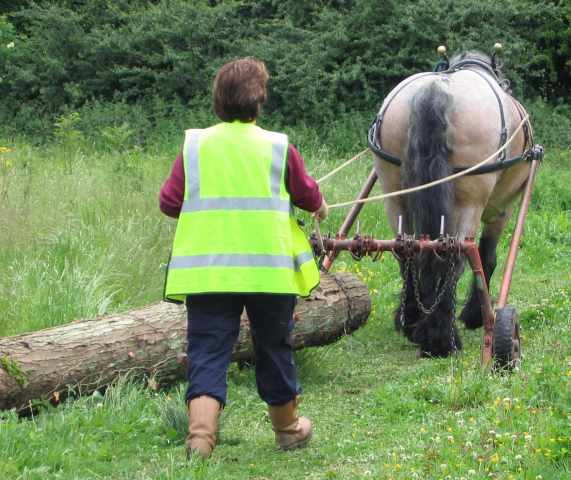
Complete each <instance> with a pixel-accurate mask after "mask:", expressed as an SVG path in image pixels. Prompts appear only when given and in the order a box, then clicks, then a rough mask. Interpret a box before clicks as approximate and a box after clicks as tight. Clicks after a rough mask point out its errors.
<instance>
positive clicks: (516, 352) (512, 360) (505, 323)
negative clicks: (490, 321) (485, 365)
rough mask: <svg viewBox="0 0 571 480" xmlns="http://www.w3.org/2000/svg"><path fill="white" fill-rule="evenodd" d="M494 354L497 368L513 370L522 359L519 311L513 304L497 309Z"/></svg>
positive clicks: (493, 343)
mask: <svg viewBox="0 0 571 480" xmlns="http://www.w3.org/2000/svg"><path fill="white" fill-rule="evenodd" d="M492 355H493V358H494V368H495V369H496V370H513V369H514V368H516V367H518V366H519V363H520V359H521V340H520V336H519V323H518V319H517V312H516V309H515V308H514V307H512V306H511V305H506V306H505V307H504V308H501V309H499V310H496V321H495V323H494V337H493V341H492Z"/></svg>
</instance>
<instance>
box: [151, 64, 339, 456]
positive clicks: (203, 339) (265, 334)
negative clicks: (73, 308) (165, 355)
mask: <svg viewBox="0 0 571 480" xmlns="http://www.w3.org/2000/svg"><path fill="white" fill-rule="evenodd" d="M268 79H269V75H268V72H267V70H266V67H265V65H264V64H263V63H262V62H260V61H258V60H255V59H253V58H243V59H239V60H235V61H233V62H230V63H228V64H226V65H224V66H223V67H222V68H221V69H220V70H219V71H218V73H217V75H216V78H215V80H214V89H213V107H214V112H215V113H216V115H217V116H218V117H219V118H220V119H221V120H222V123H219V124H217V125H214V126H212V127H210V128H207V129H204V130H197V129H193V130H187V131H186V135H185V142H184V147H183V151H182V153H181V154H180V155H179V156H178V157H177V159H176V160H175V163H174V166H173V169H172V172H171V175H170V177H169V178H168V179H167V181H166V182H165V184H164V185H163V187H162V189H161V194H160V208H161V210H162V212H163V213H165V214H166V215H169V216H171V217H176V218H178V219H179V220H178V224H177V229H176V234H175V239H174V244H173V250H172V256H171V260H170V262H169V269H168V273H167V281H166V285H165V299H167V300H171V301H179V302H182V301H185V302H186V305H187V311H188V358H189V364H190V366H189V369H188V381H189V386H188V390H187V402H188V410H189V434H188V437H187V440H186V445H187V452H188V454H189V455H190V454H193V453H196V454H198V455H200V456H202V457H208V456H209V455H210V454H211V452H212V449H213V448H214V445H215V443H216V430H217V424H218V416H219V412H220V410H221V409H222V408H223V407H224V405H225V403H226V390H227V384H226V376H227V371H228V366H229V363H230V356H231V353H232V348H233V345H234V343H235V341H236V339H237V337H238V332H239V327H240V315H241V313H242V311H243V310H244V308H245V309H246V312H247V314H248V318H249V320H250V324H251V331H252V338H253V343H254V352H255V356H256V383H257V387H258V393H259V395H260V397H261V398H262V400H264V401H265V402H266V403H267V404H268V406H269V414H270V419H271V421H272V426H273V429H274V432H275V437H276V443H277V445H278V447H279V448H281V449H284V450H288V449H292V448H297V447H301V446H304V445H305V444H307V442H308V441H309V439H310V438H311V433H312V426H311V422H310V421H309V420H308V419H307V418H304V417H298V416H297V404H298V402H299V394H300V392H301V388H300V385H299V382H298V379H297V372H296V368H295V364H294V362H293V354H292V348H291V344H290V342H289V338H290V334H291V331H292V328H293V310H294V306H295V302H296V297H297V295H302V296H307V295H309V293H310V292H311V290H312V289H313V288H315V287H316V286H317V285H318V283H319V272H318V270H317V267H316V264H315V261H314V259H313V255H312V253H311V248H310V246H309V244H308V242H307V239H306V238H305V235H304V233H303V232H302V231H301V229H300V228H299V227H298V225H297V223H296V221H295V218H294V217H293V215H292V213H291V204H292V203H293V204H294V205H295V206H297V207H299V208H302V209H304V210H307V211H310V212H315V215H316V216H317V217H318V218H320V219H323V218H325V217H326V216H327V213H328V207H327V204H326V202H325V200H324V199H323V196H322V195H321V193H320V191H319V187H318V186H317V183H316V182H315V180H313V179H312V178H311V177H309V176H308V174H307V173H306V171H305V166H304V162H303V159H302V158H301V156H300V155H299V153H298V152H297V150H296V149H295V148H294V147H293V145H291V144H289V142H288V138H287V136H286V135H284V134H281V133H277V132H269V131H266V130H263V129H261V128H260V127H258V126H256V119H257V117H258V115H259V114H260V111H261V107H262V105H263V104H264V102H265V101H266V98H267V91H266V84H267V81H268Z"/></svg>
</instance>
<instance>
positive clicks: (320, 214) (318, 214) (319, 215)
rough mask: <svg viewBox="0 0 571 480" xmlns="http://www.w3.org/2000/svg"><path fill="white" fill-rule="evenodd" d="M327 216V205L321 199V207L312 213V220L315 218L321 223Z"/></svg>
mask: <svg viewBox="0 0 571 480" xmlns="http://www.w3.org/2000/svg"><path fill="white" fill-rule="evenodd" d="M327 215H329V205H327V202H326V201H325V198H323V199H322V200H321V206H320V207H319V208H318V209H317V210H316V211H315V212H313V218H315V219H316V220H318V221H321V220H325V219H326V218H327Z"/></svg>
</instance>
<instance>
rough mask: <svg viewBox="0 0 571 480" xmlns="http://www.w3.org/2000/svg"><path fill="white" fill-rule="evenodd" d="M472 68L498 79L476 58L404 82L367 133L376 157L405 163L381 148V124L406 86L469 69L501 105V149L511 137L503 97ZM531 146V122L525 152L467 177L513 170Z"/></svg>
mask: <svg viewBox="0 0 571 480" xmlns="http://www.w3.org/2000/svg"><path fill="white" fill-rule="evenodd" d="M470 66H477V67H482V68H484V69H485V70H486V71H487V72H488V73H490V74H491V75H492V76H493V77H494V78H495V79H496V80H498V77H497V75H496V72H495V71H494V70H493V69H492V67H490V65H487V64H486V63H485V62H482V61H479V60H476V59H466V60H462V61H460V62H458V63H457V64H456V65H455V66H454V67H452V68H450V69H448V70H444V71H440V72H426V73H422V74H420V75H417V76H415V77H414V78H411V79H409V80H408V81H405V82H404V83H403V84H402V85H401V86H400V87H399V88H398V89H397V90H396V91H395V93H394V94H393V95H392V96H391V98H389V99H388V101H387V102H386V104H385V105H384V107H383V108H381V110H380V112H379V113H378V115H377V116H376V117H375V119H374V120H373V123H372V124H371V127H370V128H369V134H368V143H369V148H370V149H371V150H372V151H373V152H374V153H375V154H376V155H378V156H379V157H381V158H382V159H383V160H386V161H387V162H389V163H392V164H393V165H396V166H399V167H400V166H401V163H402V162H401V160H400V159H399V158H398V157H395V156H394V155H391V154H390V153H388V152H386V151H384V150H383V149H382V146H381V127H382V123H383V120H384V117H385V113H386V112H387V110H388V108H389V106H390V105H391V103H392V102H393V100H394V99H395V98H396V97H397V96H398V94H399V93H400V92H401V91H402V90H403V89H404V88H405V87H407V86H408V85H410V84H411V83H412V82H414V81H415V80H416V79H418V78H422V77H426V76H428V75H436V76H443V75H448V74H453V73H455V72H458V71H460V70H468V71H470V72H473V73H475V74H477V75H478V76H479V77H480V78H482V79H483V80H485V81H486V83H487V84H488V86H489V87H490V88H491V89H492V92H494V95H495V97H496V100H497V102H498V107H499V111H500V122H501V130H500V143H499V146H500V147H502V146H503V145H504V144H505V143H506V139H507V136H508V130H507V127H506V118H505V113H504V107H503V104H502V101H501V98H500V95H499V94H498V92H497V91H496V88H495V87H494V86H493V84H492V82H491V81H490V80H489V79H488V78H487V76H486V75H484V74H482V73H481V72H479V71H478V70H474V69H470V68H467V67H470ZM510 98H511V99H512V101H513V102H514V105H515V107H516V109H517V111H518V114H519V116H520V119H523V117H524V115H525V113H524V112H525V110H524V108H523V107H522V105H521V104H520V103H519V102H518V101H517V100H516V99H514V98H513V97H510ZM530 140H531V142H530ZM528 145H533V139H532V138H531V128H530V124H529V121H528V122H526V124H525V126H524V147H523V150H524V151H523V153H522V154H521V155H518V156H516V157H513V158H510V159H509V160H506V157H507V154H506V151H505V150H504V151H502V153H501V154H500V156H499V161H498V162H496V163H494V164H491V165H483V166H482V167H480V168H478V169H476V170H474V171H472V172H470V173H468V175H481V174H484V173H492V172H496V171H498V170H504V169H506V168H509V167H512V166H513V165H515V164H517V163H519V162H521V161H522V160H523V159H525V158H527V156H528V153H529V149H527V147H528ZM468 168H469V167H453V168H452V172H453V173H458V172H462V171H464V170H466V169H468Z"/></svg>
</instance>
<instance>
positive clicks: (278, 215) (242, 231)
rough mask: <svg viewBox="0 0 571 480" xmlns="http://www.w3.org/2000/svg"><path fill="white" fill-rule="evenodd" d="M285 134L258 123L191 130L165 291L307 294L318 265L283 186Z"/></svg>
mask: <svg viewBox="0 0 571 480" xmlns="http://www.w3.org/2000/svg"><path fill="white" fill-rule="evenodd" d="M287 150H288V138H287V136H286V135H284V134H281V133H276V132H269V131H266V130H263V129H262V128H260V127H258V126H256V125H255V124H253V123H242V122H232V123H220V124H218V125H215V126H213V127H210V128H207V129H204V130H196V129H193V130H187V131H186V136H185V143H184V150H183V158H184V174H185V188H184V202H183V206H182V210H181V212H180V216H179V219H178V224H177V228H176V233H175V237H174V243H173V248H172V254H171V258H170V261H169V265H168V271H167V279H166V284H165V293H164V297H165V299H167V300H171V301H184V300H185V298H186V296H187V295H190V294H199V293H223V292H228V293H231V292H236V293H238V292H240V293H281V294H296V295H301V296H307V295H309V293H310V292H311V290H312V289H314V288H315V287H316V286H317V285H318V284H319V271H318V269H317V265H316V263H315V260H314V258H313V253H312V251H311V247H310V245H309V242H308V241H307V238H306V237H305V234H304V233H303V231H302V230H301V228H300V227H299V226H298V224H297V221H296V219H295V218H294V216H293V214H292V205H291V202H290V197H289V194H288V192H287V190H286V188H285V180H284V176H285V171H286V160H287Z"/></svg>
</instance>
